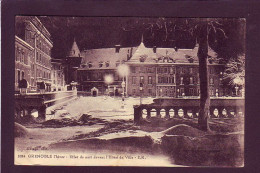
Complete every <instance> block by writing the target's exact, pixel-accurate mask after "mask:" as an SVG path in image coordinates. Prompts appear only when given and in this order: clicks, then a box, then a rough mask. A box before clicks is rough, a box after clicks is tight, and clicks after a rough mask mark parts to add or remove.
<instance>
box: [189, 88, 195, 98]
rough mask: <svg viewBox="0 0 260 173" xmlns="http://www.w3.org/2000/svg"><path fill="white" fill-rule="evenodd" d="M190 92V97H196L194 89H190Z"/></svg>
mask: <svg viewBox="0 0 260 173" xmlns="http://www.w3.org/2000/svg"><path fill="white" fill-rule="evenodd" d="M189 92H190V96H194V89H193V88H190V89H189Z"/></svg>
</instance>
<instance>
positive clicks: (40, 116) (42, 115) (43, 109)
mask: <svg viewBox="0 0 260 173" xmlns="http://www.w3.org/2000/svg"><path fill="white" fill-rule="evenodd" d="M38 119H40V120H45V119H46V106H45V105H44V106H42V107H40V108H38Z"/></svg>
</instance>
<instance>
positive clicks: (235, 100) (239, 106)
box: [134, 97, 245, 122]
mask: <svg viewBox="0 0 260 173" xmlns="http://www.w3.org/2000/svg"><path fill="white" fill-rule="evenodd" d="M199 104H200V100H199V98H158V99H154V102H153V103H152V104H142V105H135V106H134V121H135V122H138V121H140V119H141V118H148V119H149V118H151V117H157V118H197V117H198V114H199ZM244 105H245V100H244V98H240V97H226V98H225V97H221V98H220V97H219V98H211V99H210V110H209V112H210V117H211V118H225V117H237V116H243V115H244Z"/></svg>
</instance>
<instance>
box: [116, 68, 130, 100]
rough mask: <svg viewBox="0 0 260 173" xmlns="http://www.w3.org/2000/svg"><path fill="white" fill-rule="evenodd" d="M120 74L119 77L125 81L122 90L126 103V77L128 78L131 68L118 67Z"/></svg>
mask: <svg viewBox="0 0 260 173" xmlns="http://www.w3.org/2000/svg"><path fill="white" fill-rule="evenodd" d="M117 71H118V73H119V76H120V77H122V78H123V81H122V84H121V86H122V89H123V93H122V102H124V100H125V99H124V96H125V87H126V82H125V77H127V76H128V74H129V67H128V66H127V65H126V64H121V65H119V66H118V69H117Z"/></svg>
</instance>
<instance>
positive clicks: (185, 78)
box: [77, 41, 232, 97]
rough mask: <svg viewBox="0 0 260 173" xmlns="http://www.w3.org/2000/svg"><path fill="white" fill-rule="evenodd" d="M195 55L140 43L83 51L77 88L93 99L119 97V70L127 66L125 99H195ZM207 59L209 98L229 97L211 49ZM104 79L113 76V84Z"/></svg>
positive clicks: (196, 79) (196, 49)
mask: <svg viewBox="0 0 260 173" xmlns="http://www.w3.org/2000/svg"><path fill="white" fill-rule="evenodd" d="M197 52H198V46H197V45H195V47H194V48H193V49H177V48H156V47H153V48H147V47H146V46H145V45H144V43H143V41H141V43H140V45H139V46H137V47H126V48H121V47H120V46H119V45H116V46H115V47H114V48H101V49H90V50H83V51H82V52H81V56H82V61H81V65H80V67H79V68H78V70H77V81H78V83H79V87H78V88H79V90H82V91H87V92H90V93H91V94H92V95H103V94H108V93H110V92H112V93H114V94H115V95H121V94H122V93H123V90H122V86H123V85H122V82H123V78H122V76H120V74H119V73H118V67H119V65H120V64H126V65H127V66H128V67H129V69H130V72H129V74H128V75H127V76H126V78H125V81H126V84H125V86H123V87H125V93H126V95H128V96H140V95H142V96H146V97H185V96H190V97H197V96H199V93H200V89H199V88H200V87H199V85H200V82H199V71H198V67H199V64H198V57H197ZM208 55H209V63H208V67H209V85H210V88H209V90H210V95H211V96H225V95H231V94H232V93H231V91H230V90H229V89H227V87H224V84H223V82H222V78H223V76H222V75H223V72H224V67H225V66H224V64H220V63H219V62H217V61H213V60H212V58H213V57H216V53H215V52H214V51H213V50H212V49H209V51H208ZM107 75H111V76H113V82H111V83H107V82H106V76H107ZM140 86H141V87H142V88H140Z"/></svg>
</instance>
